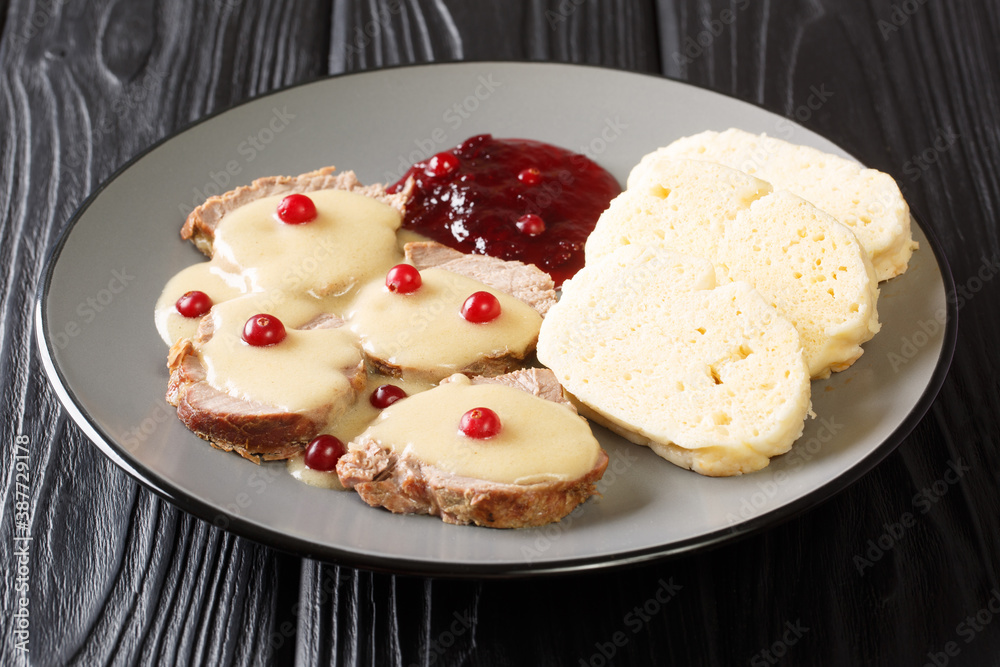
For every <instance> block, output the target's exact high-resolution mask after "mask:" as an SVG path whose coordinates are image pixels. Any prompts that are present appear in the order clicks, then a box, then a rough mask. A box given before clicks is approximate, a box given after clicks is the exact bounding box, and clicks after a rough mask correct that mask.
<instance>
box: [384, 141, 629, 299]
mask: <svg viewBox="0 0 1000 667" xmlns="http://www.w3.org/2000/svg"><path fill="white" fill-rule="evenodd" d="M411 177H412V178H413V180H414V189H413V194H412V196H411V197H410V200H409V202H408V203H407V206H406V219H405V221H404V222H403V226H404V227H406V228H408V229H412V230H413V231H415V232H418V233H420V234H423V235H424V236H427V237H429V238H431V239H433V240H435V241H437V242H439V243H443V244H445V245H448V246H451V247H452V248H455V249H457V250H461V251H462V252H466V253H476V254H480V255H492V256H494V257H499V258H501V259H516V260H520V261H522V262H525V263H530V264H534V265H536V266H538V267H539V268H541V269H542V270H544V271H547V272H548V273H549V274H550V275H551V276H552V279H553V280H555V282H556V285H561V284H562V282H563V281H564V280H566V279H567V278H570V277H571V276H572V275H573V274H574V273H576V272H577V271H579V270H580V269H581V268H582V267H583V245H584V243H585V242H586V240H587V236H589V235H590V232H592V231H593V229H594V225H595V224H596V223H597V218H598V216H600V214H601V213H602V212H603V211H604V209H606V208H607V207H608V203H609V202H610V201H611V200H612V199H613V198H614V197H615V196H616V195H617V194H618V193H619V192H621V188H620V187H619V186H618V183H617V181H615V179H614V177H613V176H612V175H611V174H609V173H608V172H607V171H605V170H604V169H602V168H601V167H599V166H598V165H597V164H595V163H594V162H593V161H591V160H590V159H589V158H587V157H586V156H583V155H579V154H577V153H572V152H570V151H568V150H565V149H563V148H559V147H557V146H552V145H551V144H546V143H542V142H540V141H531V140H528V139H494V138H493V136H492V135H489V134H480V135H478V136H475V137H471V138H469V139H466V140H465V141H464V142H462V143H461V144H459V145H458V146H456V147H455V148H453V149H452V150H450V151H446V152H444V153H438V154H437V155H434V156H433V157H431V158H429V159H427V160H424V161H423V162H418V163H417V164H415V165H413V166H412V167H411V168H410V170H409V171H408V172H406V174H405V175H404V176H403V178H402V179H400V181H399V182H398V183H396V184H394V185H393V186H391V187H390V188H389V191H390V192H398V191H399V190H400V189H401V188H402V187H403V185H404V184H405V183H406V180H407V179H408V178H411Z"/></svg>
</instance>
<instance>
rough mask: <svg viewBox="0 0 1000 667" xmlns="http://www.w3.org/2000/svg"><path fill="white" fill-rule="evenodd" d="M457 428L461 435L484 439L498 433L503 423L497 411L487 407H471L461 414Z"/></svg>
mask: <svg viewBox="0 0 1000 667" xmlns="http://www.w3.org/2000/svg"><path fill="white" fill-rule="evenodd" d="M458 428H459V431H460V432H461V433H462V435H465V436H467V437H469V438H476V439H477V440H485V439H486V438H492V437H493V436H495V435H496V434H498V433H499V432H500V429H501V428H503V425H502V424H501V423H500V417H499V416H498V415H497V413H495V412H493V411H492V410H490V409H489V408H472V409H471V410H469V411H468V412H466V413H465V414H464V415H462V421H461V422H459V424H458Z"/></svg>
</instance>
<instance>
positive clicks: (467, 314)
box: [462, 292, 500, 324]
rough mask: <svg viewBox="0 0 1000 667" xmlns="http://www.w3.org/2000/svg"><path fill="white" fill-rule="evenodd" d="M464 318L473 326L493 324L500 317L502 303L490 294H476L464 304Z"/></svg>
mask: <svg viewBox="0 0 1000 667" xmlns="http://www.w3.org/2000/svg"><path fill="white" fill-rule="evenodd" d="M462 317H464V318H465V319H466V321H468V322H472V323H473V324H483V323H485V322H492V321H493V320H495V319H496V318H498V317H500V301H499V300H498V299H497V298H496V297H495V296H493V295H492V294H490V293H489V292H474V293H473V294H472V296H470V297H469V298H468V299H466V300H465V303H463V304H462Z"/></svg>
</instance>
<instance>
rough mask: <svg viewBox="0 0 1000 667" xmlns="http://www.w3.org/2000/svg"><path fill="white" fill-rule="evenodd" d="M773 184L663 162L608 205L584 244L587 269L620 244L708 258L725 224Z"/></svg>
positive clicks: (689, 163) (707, 166)
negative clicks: (650, 246)
mask: <svg viewBox="0 0 1000 667" xmlns="http://www.w3.org/2000/svg"><path fill="white" fill-rule="evenodd" d="M771 189H772V188H771V184H770V183H767V182H765V181H762V180H760V179H759V178H754V177H753V176H750V175H748V174H745V173H743V172H742V171H738V170H736V169H730V168H728V167H724V166H722V165H719V164H715V163H711V162H704V161H699V160H663V161H661V162H660V163H659V165H658V169H656V170H655V171H650V172H649V173H648V174H647V175H646V177H644V178H637V179H635V182H632V181H630V183H629V188H628V189H627V190H625V192H623V193H621V194H620V195H618V196H617V197H615V199H614V200H613V201H612V202H611V204H610V205H609V206H608V208H607V210H605V211H604V213H602V214H601V217H600V218H598V220H597V225H596V226H595V228H594V231H593V232H592V233H591V235H590V237H589V238H588V239H587V245H586V257H587V263H588V264H590V263H592V262H594V261H595V260H597V259H599V258H601V257H603V256H605V255H607V254H609V253H611V252H613V251H614V250H615V248H618V247H619V246H623V245H630V244H635V245H654V246H659V247H664V248H669V249H671V250H675V251H677V252H681V253H685V254H688V255H694V256H695V257H705V258H709V259H710V258H712V257H714V256H715V254H716V252H717V249H718V240H719V238H720V237H721V236H722V234H723V232H724V231H725V225H726V223H727V222H728V221H730V220H734V219H736V216H737V214H738V213H739V212H740V211H743V210H746V209H747V208H749V207H750V204H751V203H753V202H754V201H756V200H757V199H760V198H761V197H763V196H765V195H767V194H768V193H770V192H771Z"/></svg>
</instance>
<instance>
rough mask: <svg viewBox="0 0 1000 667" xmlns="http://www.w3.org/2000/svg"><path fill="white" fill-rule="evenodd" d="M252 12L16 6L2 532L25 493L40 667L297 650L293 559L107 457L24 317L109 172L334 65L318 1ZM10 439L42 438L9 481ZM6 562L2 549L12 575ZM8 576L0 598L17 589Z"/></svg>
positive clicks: (7, 114) (8, 29) (4, 245)
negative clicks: (199, 515) (55, 253)
mask: <svg viewBox="0 0 1000 667" xmlns="http://www.w3.org/2000/svg"><path fill="white" fill-rule="evenodd" d="M237 5H238V6H237ZM251 5H252V3H249V2H237V3H233V2H222V1H220V2H215V3H205V4H204V5H201V4H195V3H167V4H163V3H153V2H67V3H63V2H37V3H29V2H20V3H14V4H13V5H12V6H11V7H10V8H9V11H6V12H4V17H5V22H4V30H3V33H2V38H0V40H2V41H0V55H2V62H3V71H2V77H3V78H2V85H0V118H2V120H3V122H2V123H0V127H2V130H0V131H2V132H3V140H2V142H0V143H2V146H0V155H2V157H0V160H2V162H0V164H2V165H3V166H2V169H0V174H2V182H3V185H2V187H0V201H2V206H0V210H2V211H3V214H2V222H0V257H2V259H0V262H2V265H3V267H4V270H3V272H2V273H0V281H2V284H3V290H2V294H3V301H2V302H0V309H2V311H3V328H2V336H3V338H2V344H3V348H2V349H3V354H2V356H0V375H2V380H0V387H2V392H3V398H4V407H3V413H2V414H3V421H2V424H0V431H2V438H0V442H2V443H3V447H2V449H0V461H2V462H3V468H2V469H3V471H4V477H3V510H4V511H3V515H2V518H0V540H2V543H3V544H4V545H5V547H6V546H7V545H11V544H12V540H13V537H14V533H13V531H14V530H15V527H14V526H13V520H14V519H15V509H16V503H17V502H18V500H20V498H19V492H20V493H22V494H23V493H26V494H27V495H28V496H29V497H30V510H29V512H28V514H29V515H30V523H29V530H30V535H31V537H32V541H31V542H30V549H29V551H30V560H29V563H28V568H27V572H28V580H29V581H30V601H31V604H30V610H31V616H30V623H31V639H30V649H31V654H30V655H31V662H32V664H40V665H43V664H53V665H55V664H70V663H72V664H84V665H93V664H108V663H140V662H141V663H147V664H149V663H159V662H167V663H173V662H177V663H182V664H192V663H193V664H266V663H269V662H271V661H272V660H273V659H274V658H275V657H278V656H282V655H291V650H292V644H293V639H294V625H293V624H291V623H288V625H287V630H286V632H285V633H284V634H282V632H281V628H282V624H283V623H286V622H287V618H286V617H290V608H291V605H292V604H293V603H294V597H293V598H291V599H287V598H286V593H285V591H286V590H289V589H290V590H292V591H294V590H297V587H298V559H295V558H290V557H288V556H284V555H281V554H277V553H276V552H274V551H272V550H270V549H268V548H266V547H262V546H260V545H258V544H255V543H252V542H249V541H247V540H243V539H239V538H236V537H234V536H232V535H229V534H227V533H224V532H222V531H220V530H218V529H215V528H213V527H211V526H210V525H208V524H205V523H203V522H201V521H198V520H195V519H193V518H192V517H190V516H188V515H185V514H183V513H182V512H180V511H179V510H177V509H176V508H174V507H172V506H170V505H169V504H167V503H165V502H163V501H162V500H160V499H159V498H157V497H156V496H154V495H153V494H151V493H149V492H148V491H146V490H144V489H142V488H140V487H139V486H138V485H137V484H136V483H135V482H134V481H132V480H131V479H130V478H128V477H127V476H126V475H125V474H124V473H122V472H121V471H119V470H118V469H117V468H116V467H115V466H113V465H112V464H111V463H110V462H109V461H108V460H106V459H105V458H104V457H103V456H101V455H100V454H99V453H98V452H97V451H96V450H95V448H94V447H93V446H92V445H91V444H90V443H89V442H88V441H87V439H86V437H85V436H83V434H82V433H81V432H80V431H79V429H78V428H77V427H76V426H75V425H74V424H73V423H72V422H71V421H69V420H68V419H67V417H66V415H65V414H64V413H63V412H62V410H61V408H60V406H59V404H58V401H57V400H56V399H55V396H54V394H53V393H52V392H51V390H50V389H49V387H48V386H47V385H46V382H45V380H44V379H43V378H44V374H43V373H42V371H41V369H40V367H39V362H38V358H37V353H36V351H35V348H34V341H33V334H32V320H31V309H32V305H33V300H34V292H35V289H36V287H37V285H38V280H39V276H40V272H41V268H42V264H43V260H44V257H45V254H46V253H47V251H48V249H49V248H50V247H51V246H52V244H53V242H54V240H55V239H56V237H57V236H58V234H59V232H60V231H61V229H62V228H63V226H64V225H65V224H66V222H67V221H68V220H69V218H70V217H71V215H72V213H73V210H74V208H75V207H76V206H77V205H79V204H80V203H81V202H82V201H83V199H84V197H86V195H87V194H88V193H89V192H90V191H91V190H92V189H94V188H95V187H96V186H97V184H99V183H100V182H101V181H102V180H104V179H105V178H107V177H108V176H109V175H110V174H111V173H112V171H113V170H114V169H115V168H117V167H118V166H119V165H121V164H122V163H124V162H125V161H126V160H127V159H129V158H130V157H131V156H132V155H134V154H135V153H137V152H139V151H140V150H142V149H143V148H145V147H146V146H148V145H149V144H151V143H152V142H154V141H156V140H157V139H159V138H160V137H162V136H165V135H166V134H168V133H170V132H172V131H173V130H175V129H176V128H178V127H179V126H180V125H183V124H185V123H187V122H189V121H191V120H193V119H195V118H198V117H201V116H203V115H204V114H206V113H210V112H212V111H215V110H217V109H219V108H224V107H227V106H230V105H232V104H234V103H236V102H239V101H241V100H242V99H245V98H247V97H250V96H253V95H257V94H260V93H262V92H266V91H267V90H270V89H272V88H274V87H275V86H279V85H284V84H286V83H289V82H292V81H300V80H302V79H306V78H312V77H315V76H317V75H319V74H321V73H322V71H323V68H324V63H323V55H324V54H325V52H326V40H327V31H326V27H325V26H326V24H325V19H326V16H327V15H328V8H327V7H326V6H325V5H322V4H317V3H308V2H303V3H299V6H297V7H294V8H291V9H294V10H295V11H287V12H286V11H284V10H282V9H281V8H275V7H272V6H271V5H269V4H268V3H261V4H260V6H258V7H253V6H251ZM5 8H6V6H5ZM238 10H242V11H238ZM317 17H318V18H319V19H320V20H319V22H318V24H317V21H316V18H317ZM18 435H21V436H23V437H24V439H26V441H27V442H28V443H29V444H28V448H29V449H30V454H29V455H28V460H27V464H28V465H27V471H28V477H27V482H26V483H25V485H24V486H23V487H18V486H17V485H16V482H17V480H16V479H15V478H14V475H13V474H12V473H13V471H14V470H15V466H14V465H13V463H14V461H13V457H14V456H15V443H16V440H15V438H16V437H17V436H18ZM13 558H14V554H13V552H12V550H11V549H8V548H4V549H3V550H0V562H2V564H3V571H4V572H8V573H13V572H15V565H16V561H15V560H13ZM13 584H14V582H13V581H10V582H9V583H8V585H5V586H4V587H3V593H2V595H3V607H4V609H5V610H13V609H15V605H16V600H17V598H18V597H19V594H18V593H17V590H16V588H15V586H14V585H13ZM13 623H14V619H13V618H12V616H11V614H9V613H8V614H4V620H3V625H4V633H5V634H4V640H5V641H4V642H3V643H2V646H3V649H2V650H3V658H0V662H3V663H5V664H16V663H17V662H24V657H25V656H24V655H23V654H19V653H15V648H14V642H13V638H14V635H13Z"/></svg>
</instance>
